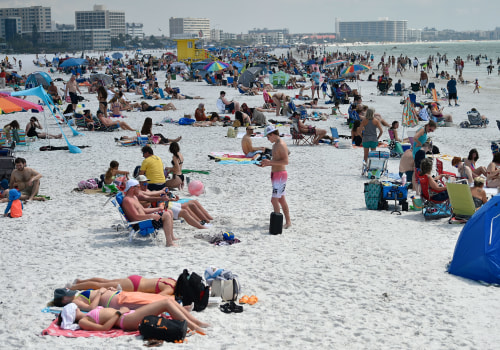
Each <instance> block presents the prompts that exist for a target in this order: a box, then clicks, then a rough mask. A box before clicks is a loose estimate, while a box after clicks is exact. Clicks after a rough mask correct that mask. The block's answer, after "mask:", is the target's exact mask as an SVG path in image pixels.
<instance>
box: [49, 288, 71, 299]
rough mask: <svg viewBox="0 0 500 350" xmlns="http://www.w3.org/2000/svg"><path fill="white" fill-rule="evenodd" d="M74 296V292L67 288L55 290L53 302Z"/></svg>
mask: <svg viewBox="0 0 500 350" xmlns="http://www.w3.org/2000/svg"><path fill="white" fill-rule="evenodd" d="M75 294H76V290H71V289H68V288H57V289H56V290H55V291H54V300H58V299H62V298H64V297H72V296H73V295H75Z"/></svg>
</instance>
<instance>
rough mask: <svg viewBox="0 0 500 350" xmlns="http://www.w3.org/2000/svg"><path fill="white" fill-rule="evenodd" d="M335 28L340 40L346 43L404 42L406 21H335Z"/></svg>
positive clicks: (405, 38)
mask: <svg viewBox="0 0 500 350" xmlns="http://www.w3.org/2000/svg"><path fill="white" fill-rule="evenodd" d="M335 21H336V23H335V28H336V30H337V35H338V38H339V39H340V40H347V41H376V42H379V41H391V42H406V41H407V26H408V21H406V20H402V21H389V20H388V19H383V20H378V21H357V22H343V21H339V20H337V19H336V20H335Z"/></svg>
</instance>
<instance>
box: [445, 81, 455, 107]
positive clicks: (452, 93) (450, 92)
mask: <svg viewBox="0 0 500 350" xmlns="http://www.w3.org/2000/svg"><path fill="white" fill-rule="evenodd" d="M446 88H447V89H448V106H450V107H451V100H455V106H458V104H457V81H456V80H455V77H454V76H453V75H452V76H451V79H450V80H448V83H446Z"/></svg>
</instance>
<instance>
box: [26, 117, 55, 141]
mask: <svg viewBox="0 0 500 350" xmlns="http://www.w3.org/2000/svg"><path fill="white" fill-rule="evenodd" d="M36 129H42V126H41V125H40V122H39V121H38V119H37V118H36V117H31V119H30V121H29V123H28V124H26V136H27V137H38V138H39V139H60V138H62V135H61V134H58V135H51V134H48V133H45V132H38V131H36Z"/></svg>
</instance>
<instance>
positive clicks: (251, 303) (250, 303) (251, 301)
mask: <svg viewBox="0 0 500 350" xmlns="http://www.w3.org/2000/svg"><path fill="white" fill-rule="evenodd" d="M258 301H259V298H257V297H256V296H255V295H252V296H251V297H250V298H248V302H247V303H248V304H249V305H254V304H255V303H256V302H258Z"/></svg>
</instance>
